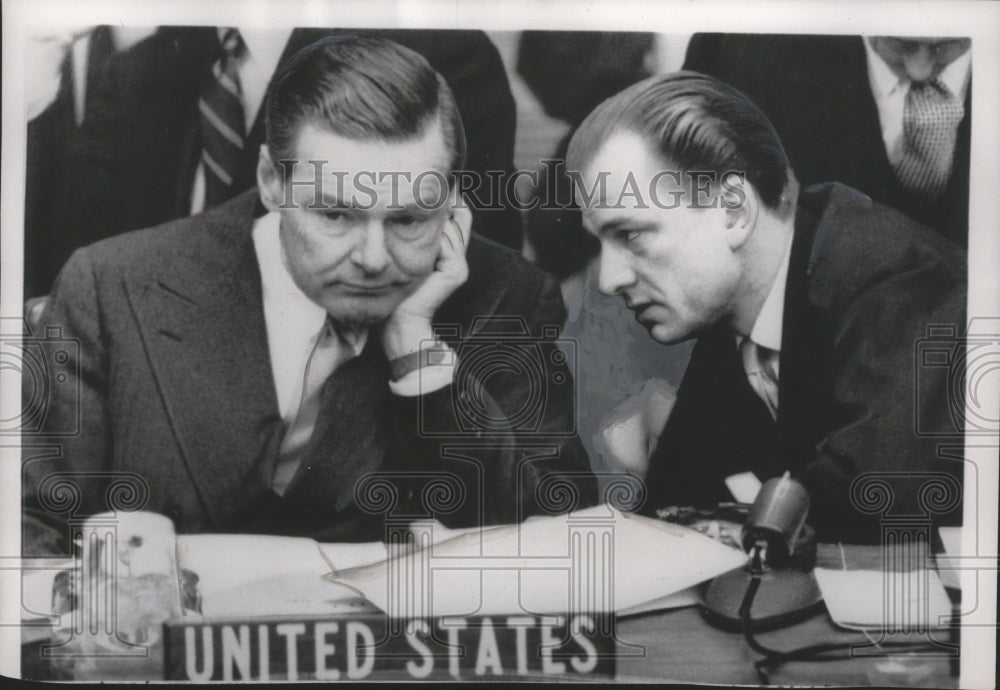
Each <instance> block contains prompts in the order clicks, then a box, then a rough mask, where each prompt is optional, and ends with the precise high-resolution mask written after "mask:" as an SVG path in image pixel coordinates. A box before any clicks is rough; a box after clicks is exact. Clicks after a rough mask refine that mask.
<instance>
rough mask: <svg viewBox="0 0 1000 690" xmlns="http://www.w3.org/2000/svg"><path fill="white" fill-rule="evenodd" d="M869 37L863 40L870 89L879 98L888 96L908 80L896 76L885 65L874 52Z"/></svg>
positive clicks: (903, 85) (880, 57)
mask: <svg viewBox="0 0 1000 690" xmlns="http://www.w3.org/2000/svg"><path fill="white" fill-rule="evenodd" d="M871 40H872V38H871V36H868V37H867V38H865V40H864V44H865V52H866V53H867V54H868V75H869V79H870V81H871V83H872V87H874V88H875V90H876V91H877V92H878V96H879V97H880V98H885V97H886V96H889V95H890V94H891V93H892V92H893V91H895V90H896V89H900V88H903V87H905V86H906V84H907V83H908V80H906V79H903V78H902V77H899V76H897V75H896V73H895V72H893V71H892V69H890V68H889V65H887V64H886V62H885V60H883V59H882V56H881V55H879V54H878V53H876V52H875V49H874V48H872V45H871Z"/></svg>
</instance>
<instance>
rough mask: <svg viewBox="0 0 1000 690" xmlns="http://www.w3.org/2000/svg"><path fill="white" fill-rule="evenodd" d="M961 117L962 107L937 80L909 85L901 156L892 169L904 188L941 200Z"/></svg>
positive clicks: (949, 170) (949, 173) (963, 111)
mask: <svg viewBox="0 0 1000 690" xmlns="http://www.w3.org/2000/svg"><path fill="white" fill-rule="evenodd" d="M964 116H965V108H964V107H963V105H962V104H961V103H959V101H958V99H957V98H955V96H953V95H952V93H951V92H950V91H949V90H948V87H947V86H945V85H944V84H943V83H942V82H941V81H940V80H939V79H932V80H930V81H927V82H921V83H913V84H911V85H910V90H909V92H908V93H907V94H906V103H905V105H904V107H903V156H902V158H900V160H899V162H898V163H897V164H896V166H895V169H896V176H897V177H898V178H899V182H900V184H902V185H903V187H904V188H906V189H907V190H909V191H910V192H913V193H915V194H919V195H921V196H926V197H927V198H928V199H930V200H932V201H934V200H937V199H938V198H940V197H941V195H942V194H943V193H944V190H945V187H947V185H948V178H949V177H951V164H952V159H953V158H954V155H955V138H956V136H957V130H958V125H959V123H960V122H961V121H962V118H963V117H964Z"/></svg>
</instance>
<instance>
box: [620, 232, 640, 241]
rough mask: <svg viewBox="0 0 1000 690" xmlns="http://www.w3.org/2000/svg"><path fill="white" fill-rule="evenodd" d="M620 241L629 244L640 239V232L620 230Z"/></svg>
mask: <svg viewBox="0 0 1000 690" xmlns="http://www.w3.org/2000/svg"><path fill="white" fill-rule="evenodd" d="M616 234H617V236H618V241H619V242H623V243H625V244H628V243H630V242H632V241H633V240H635V239H636V238H637V237H639V231H638V230H619V231H618V232H617V233H616Z"/></svg>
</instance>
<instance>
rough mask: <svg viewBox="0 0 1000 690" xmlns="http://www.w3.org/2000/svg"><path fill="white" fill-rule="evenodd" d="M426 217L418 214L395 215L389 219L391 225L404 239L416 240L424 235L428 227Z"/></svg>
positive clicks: (398, 235)
mask: <svg viewBox="0 0 1000 690" xmlns="http://www.w3.org/2000/svg"><path fill="white" fill-rule="evenodd" d="M426 220H427V219H426V218H419V217H417V216H409V215H407V216H395V217H393V218H392V219H391V220H390V221H389V227H390V228H392V231H393V232H394V233H395V234H396V236H397V237H400V238H402V239H404V240H415V239H417V238H419V237H422V236H423V234H424V231H425V230H426V229H427V223H426V222H425V221H426Z"/></svg>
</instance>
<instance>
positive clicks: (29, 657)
mask: <svg viewBox="0 0 1000 690" xmlns="http://www.w3.org/2000/svg"><path fill="white" fill-rule="evenodd" d="M616 635H617V638H618V645H617V646H618V658H617V661H616V664H617V672H616V679H617V680H620V681H637V682H642V681H666V682H689V683H720V684H750V685H756V684H760V683H761V680H760V678H759V677H758V676H757V673H756V671H755V670H754V661H756V660H757V659H758V658H760V657H759V655H758V654H757V653H756V652H754V651H752V650H751V649H750V648H749V647H748V646H747V644H746V642H745V640H744V639H743V637H742V635H741V634H739V633H734V632H727V631H724V630H720V629H718V628H715V627H713V626H712V625H711V624H709V623H708V622H707V621H706V620H705V619H704V618H703V617H702V614H701V612H700V609H699V607H696V606H695V607H688V608H683V609H675V610H672V611H661V612H655V613H648V614H643V615H639V616H632V617H627V618H623V619H619V621H618V622H617V625H616ZM946 635H947V633H945V632H942V631H939V632H938V633H935V639H938V640H940V641H946V639H945V638H946ZM757 638H758V640H759V641H760V642H761V643H763V644H765V645H766V646H768V647H770V648H772V649H779V650H790V649H794V648H797V647H801V646H803V645H805V644H816V643H821V642H855V641H856V642H858V643H859V644H861V645H863V644H865V637H864V635H862V634H861V633H858V632H851V631H846V630H842V629H838V628H837V627H835V626H834V625H833V623H832V622H831V621H830V618H829V616H828V615H827V614H826V613H825V612H822V613H818V614H816V615H814V616H812V617H811V618H809V619H807V620H805V621H803V622H800V623H797V624H795V625H792V626H789V627H786V628H783V629H780V630H774V631H770V632H766V633H759V634H758V635H757ZM924 639H926V638H921V639H920V640H913V641H923V640H924ZM43 644H45V642H44V641H39V640H36V641H35V642H33V643H32V644H30V645H26V646H25V647H24V648H23V655H22V664H23V669H22V676H24V677H27V678H32V677H33V678H35V679H39V680H42V679H46V678H54V679H58V678H60V677H62V678H75V679H78V680H79V679H84V678H86V679H88V680H97V679H102V680H125V679H155V678H157V677H159V676H158V674H159V672H160V669H161V668H162V666H161V664H162V662H161V660H160V659H159V658H152V659H127V660H115V661H114V662H108V661H105V662H103V663H101V665H100V666H98V667H94V666H93V665H91V666H90V667H81V666H80V663H81V662H80V661H77V662H76V664H77V667H76V668H77V669H78V672H77V673H76V674H75V675H71V674H72V673H73V672H72V671H62V672H60V671H59V670H58V669H55V668H53V667H52V666H51V664H49V663H47V662H45V661H42V660H40V659H39V658H38V657H39V654H40V650H41V646H42V645H43ZM862 653H865V650H863V649H859V650H858V651H857V652H856V655H855V656H854V658H848V657H847V656H846V655H847V652H844V655H845V656H844V658H843V660H836V661H824V662H790V663H787V664H785V665H783V666H780V667H779V668H778V669H776V670H774V671H772V672H771V673H770V675H769V678H770V683H772V684H777V685H849V686H869V685H875V686H904V687H936V688H953V687H957V684H958V678H957V676H955V675H952V662H951V660H949V658H947V657H946V656H944V655H941V656H929V655H919V656H907V657H903V656H899V655H897V656H894V657H885V656H867V657H860V656H857V654H862ZM956 668H957V667H956Z"/></svg>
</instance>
